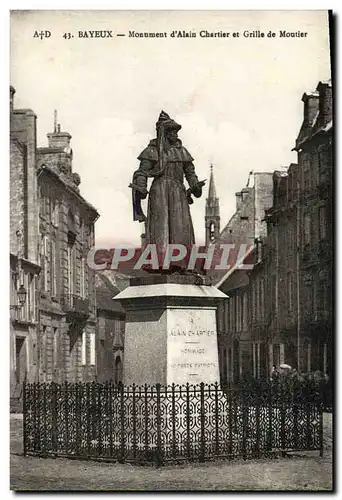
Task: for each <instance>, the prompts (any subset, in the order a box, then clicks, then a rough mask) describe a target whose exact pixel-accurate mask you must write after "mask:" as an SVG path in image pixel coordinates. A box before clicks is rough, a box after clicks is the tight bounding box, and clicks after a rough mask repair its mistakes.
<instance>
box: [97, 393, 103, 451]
mask: <svg viewBox="0 0 342 500" xmlns="http://www.w3.org/2000/svg"><path fill="white" fill-rule="evenodd" d="M101 393H102V385H101V384H97V429H98V432H97V434H98V449H97V453H98V455H99V456H101V455H102V408H101V401H102V399H101Z"/></svg>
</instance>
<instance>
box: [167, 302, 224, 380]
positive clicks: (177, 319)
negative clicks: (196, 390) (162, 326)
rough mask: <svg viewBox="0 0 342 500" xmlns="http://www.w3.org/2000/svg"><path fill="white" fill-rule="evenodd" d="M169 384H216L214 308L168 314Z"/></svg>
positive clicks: (216, 354)
mask: <svg viewBox="0 0 342 500" xmlns="http://www.w3.org/2000/svg"><path fill="white" fill-rule="evenodd" d="M167 325H168V336H167V349H168V352H167V360H168V363H167V364H168V371H167V378H168V383H169V384H171V383H175V384H186V383H187V382H189V383H190V384H199V383H200V382H205V383H215V382H218V381H219V368H218V352H217V335H216V319H215V310H214V309H186V310H185V309H170V310H169V311H168V319H167Z"/></svg>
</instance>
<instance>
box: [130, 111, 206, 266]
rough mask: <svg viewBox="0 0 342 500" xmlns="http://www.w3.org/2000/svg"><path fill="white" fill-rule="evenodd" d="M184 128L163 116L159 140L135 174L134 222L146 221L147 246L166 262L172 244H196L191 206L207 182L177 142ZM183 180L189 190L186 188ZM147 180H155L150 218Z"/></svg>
mask: <svg viewBox="0 0 342 500" xmlns="http://www.w3.org/2000/svg"><path fill="white" fill-rule="evenodd" d="M181 128H182V127H181V125H179V124H178V123H176V122H175V121H174V120H172V119H171V118H170V117H169V115H168V114H167V113H165V112H164V111H162V112H161V113H160V116H159V119H158V122H157V123H156V129H157V138H156V139H152V140H151V141H150V143H149V145H148V146H147V148H146V149H144V150H143V152H142V153H141V154H140V155H139V156H138V159H139V160H140V166H139V169H138V170H137V171H136V172H134V174H133V181H132V184H131V185H130V187H132V197H133V220H135V221H139V222H144V221H146V244H149V243H153V244H155V245H156V247H157V252H158V256H159V257H160V258H163V256H164V255H165V252H166V250H167V246H168V245H169V244H172V243H177V244H182V245H185V246H186V247H187V248H188V249H191V248H192V245H194V243H195V235H194V229H193V225H192V220H191V215H190V208H189V204H191V203H193V200H192V198H191V195H192V194H193V195H194V196H195V197H196V198H200V196H201V195H202V187H203V186H204V184H205V181H199V180H198V177H197V175H196V173H195V167H194V164H193V158H192V156H191V155H190V153H189V152H188V151H187V149H186V148H185V147H184V146H183V145H182V142H181V140H180V139H179V138H178V131H179V130H180V129H181ZM184 177H185V179H186V180H187V182H188V184H189V189H188V190H186V188H185V186H184ZM148 178H153V182H152V185H151V188H150V191H149V198H148V208H147V218H146V217H145V215H144V213H143V211H142V208H141V200H143V199H145V198H146V196H147V194H148V191H147V181H148Z"/></svg>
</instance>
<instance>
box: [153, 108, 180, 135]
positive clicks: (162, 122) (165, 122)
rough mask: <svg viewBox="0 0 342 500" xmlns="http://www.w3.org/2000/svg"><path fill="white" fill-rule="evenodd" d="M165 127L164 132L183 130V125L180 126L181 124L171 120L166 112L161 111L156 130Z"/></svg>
mask: <svg viewBox="0 0 342 500" xmlns="http://www.w3.org/2000/svg"><path fill="white" fill-rule="evenodd" d="M161 126H163V128H164V130H166V129H168V130H177V131H178V130H180V129H181V128H182V125H179V123H177V122H175V121H174V120H172V118H170V116H169V115H168V114H167V113H165V111H161V113H160V115H159V118H158V121H157V123H156V128H157V130H158V129H159V128H160V127H161Z"/></svg>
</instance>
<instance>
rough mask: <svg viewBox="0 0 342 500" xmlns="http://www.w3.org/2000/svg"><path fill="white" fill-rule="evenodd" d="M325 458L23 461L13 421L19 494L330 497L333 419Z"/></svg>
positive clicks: (13, 481)
mask: <svg viewBox="0 0 342 500" xmlns="http://www.w3.org/2000/svg"><path fill="white" fill-rule="evenodd" d="M324 446H325V450H324V456H323V457H322V458H321V457H319V456H318V452H311V453H305V454H304V453H300V454H294V455H292V456H289V457H288V458H281V459H273V460H269V459H260V460H248V461H242V460H234V461H220V462H213V463H206V464H184V465H181V466H180V465H179V466H165V467H161V468H159V469H157V468H155V467H147V466H146V467H142V466H133V465H129V464H108V463H98V462H90V461H87V462H85V461H79V460H67V459H43V458H35V457H23V456H22V420H21V419H20V416H19V417H18V416H12V417H11V469H10V487H11V489H12V490H16V491H33V490H35V491H37V490H40V491H43V490H45V491H53V490H59V491H62V490H69V491H70V490H75V491H80V490H83V491H84V490H88V491H89V490H92V491H95V490H96V491H100V490H101V491H200V490H202V491H203V490H205V491H229V490H235V491H236V490H256V491H257V490H259V491H260V490H277V491H286V490H287V491H291V490H304V491H327V490H328V491H329V490H331V489H332V418H331V415H329V414H325V416H324Z"/></svg>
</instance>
